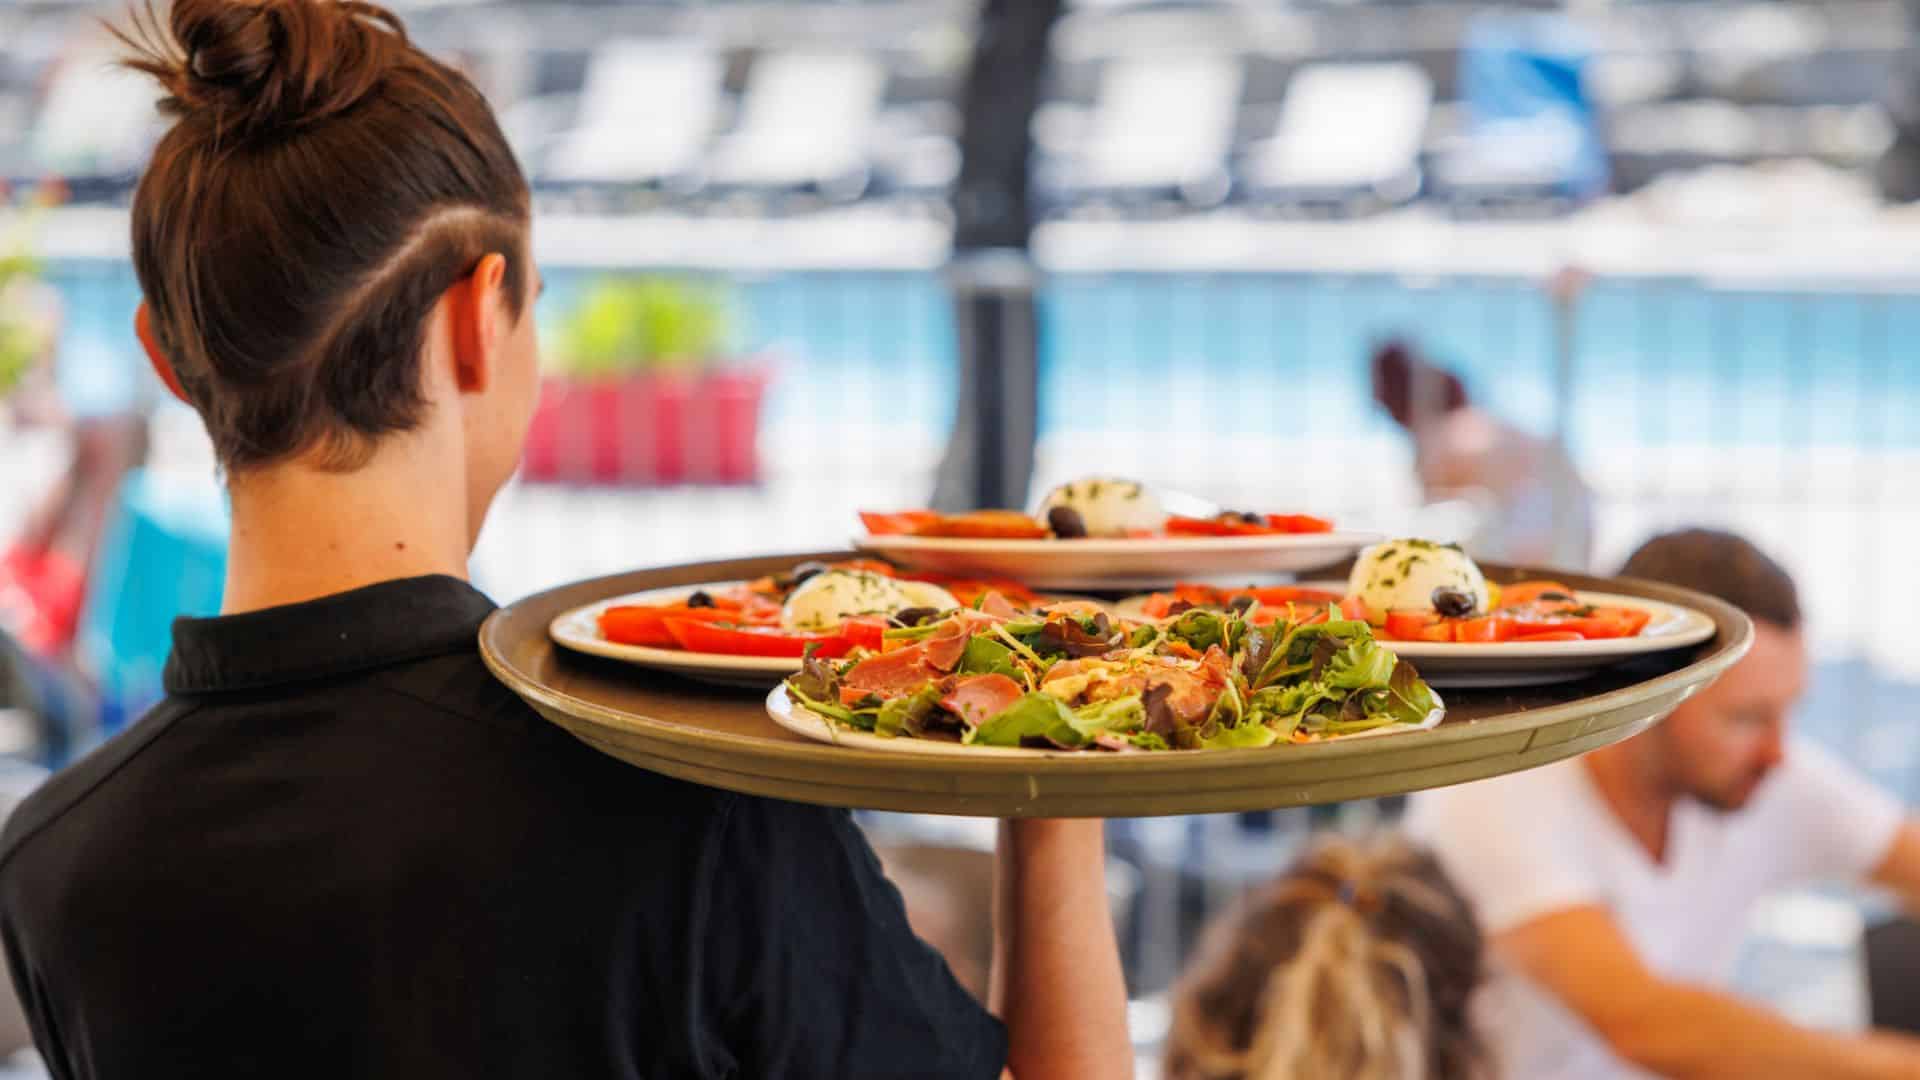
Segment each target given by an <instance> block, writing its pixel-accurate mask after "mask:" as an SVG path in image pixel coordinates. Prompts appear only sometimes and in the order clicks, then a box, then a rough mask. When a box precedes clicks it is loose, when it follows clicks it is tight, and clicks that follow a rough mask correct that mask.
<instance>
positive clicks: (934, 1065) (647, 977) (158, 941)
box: [0, 577, 1006, 1080]
mask: <svg viewBox="0 0 1920 1080" xmlns="http://www.w3.org/2000/svg"><path fill="white" fill-rule="evenodd" d="M491 610H492V605H491V604H490V603H489V602H488V601H487V599H486V598H485V597H484V596H482V595H481V594H480V593H478V592H476V591H475V590H474V589H472V588H471V587H470V586H468V585H467V584H466V583H464V582H462V581H459V580H456V579H454V578H448V577H429V578H415V579H410V580H405V581H393V582H388V583H385V584H381V585H375V586H372V587H370V588H365V589H360V590H357V591H354V592H349V593H343V594H340V595H337V596H330V597H326V598H324V599H320V600H315V601H312V602H310V603H304V604H297V605H292V606H288V607H282V608H275V609H272V610H268V611H260V612H254V613H250V614H243V615H234V616H226V617H221V618H214V619H182V620H180V621H179V622H177V623H176V624H175V626H174V651H173V656H172V658H171V660H170V661H169V663H168V666H167V672H166V682H167V690H168V695H169V696H168V698H167V700H166V701H165V703H163V704H162V705H160V706H159V707H158V708H157V709H155V710H154V711H153V712H152V713H151V714H149V715H148V716H147V717H146V718H144V719H143V720H141V721H140V722H139V723H138V724H136V725H134V726H133V727H132V728H130V729H129V730H127V731H126V732H125V733H123V734H121V735H120V736H119V737H117V738H115V739H113V740H112V741H111V742H109V743H108V744H106V745H105V746H103V747H101V748H100V750H99V751H97V752H96V753H94V754H92V755H90V756H89V757H87V758H86V759H84V760H82V761H80V762H78V763H77V764H75V765H73V766H72V767H70V768H68V769H67V770H65V771H64V772H62V773H60V774H58V775H57V776H55V777H54V778H53V779H52V780H50V781H49V782H48V783H47V784H46V785H45V786H44V787H43V788H42V789H41V790H40V791H39V792H37V793H36V794H35V795H34V796H33V797H32V798H30V799H28V800H27V802H26V803H24V804H23V805H22V806H21V807H20V809H19V810H18V811H17V812H16V813H15V814H14V815H13V817H12V819H11V820H10V821H8V823H7V826H6V832H5V836H4V839H0V935H3V936H4V940H5V945H6V950H7V958H8V960H9V961H10V963H11V965H12V971H13V976H14V981H15V984H16V986H17V987H18V989H19V991H20V994H21V998H22V1000H23V1001H24V1002H25V1004H26V1007H27V1011H28V1014H29V1016H30V1018H31V1020H32V1023H33V1028H34V1033H35V1037H36V1041H37V1042H38V1043H39V1046H40V1049H41V1051H42V1052H43V1054H44V1055H45V1056H46V1059H47V1062H48V1065H49V1066H50V1068H51V1069H52V1071H53V1074H54V1075H55V1076H56V1077H62V1078H65V1077H104V1078H111V1080H125V1078H128V1077H136V1078H141V1080H146V1078H152V1077H188V1076H192V1077H307V1076H311V1077H325V1078H327V1080H347V1078H350V1077H404V1078H407V1080H423V1078H435V1077H447V1078H453V1077H460V1078H463V1080H467V1078H474V1077H556V1078H558V1077H565V1078H580V1077H680V1076H699V1077H706V1076H716V1077H718V1076H737V1077H814V1076H818V1077H864V1076H897V1077H909V1076H911V1077H947V1076H952V1077H992V1076H996V1075H997V1074H998V1073H999V1070H1000V1068H1001V1066H1002V1064H1003V1062H1004V1060H1005V1056H1006V1036H1005V1033H1004V1031H1003V1030H1002V1028H1001V1026H1000V1024H999V1022H998V1021H996V1020H995V1019H994V1018H993V1017H992V1016H990V1015H989V1014H987V1013H986V1012H985V1010H983V1009H982V1008H981V1007H980V1005H979V1004H978V1003H977V1002H975V1001H974V1000H973V998H971V997H970V996H969V995H968V994H967V993H966V991H964V990H963V989H961V987H960V986H959V984H958V983H956V982H955V981H954V979H953V977H952V976H951V974H950V973H949V972H948V970H947V968H946V965H945V964H944V963H943V962H942V961H941V960H940V958H939V957H938V956H937V955H936V954H935V953H934V952H933V951H932V950H931V949H930V948H928V947H927V946H926V945H925V944H924V943H922V942H921V941H919V940H918V939H917V938H915V937H914V936H913V934H912V933H911V932H910V931H909V930H908V928H907V923H906V916H905V912H904V910H903V908H902V905H901V901H900V895H899V893H898V892H897V891H896V890H895V889H894V888H893V886H892V885H891V884H889V883H888V882H887V880H886V879H885V878H884V877H883V876H882V875H881V872H880V867H879V864H878V862H877V861H876V860H875V858H874V855H873V852H872V850H871V849H870V848H869V847H868V845H867V843H866V841H865V839H864V838H863V837H862V836H861V834H860V833H859V832H858V831H857V830H856V829H855V827H854V826H853V824H852V822H851V821H850V820H849V818H848V815H847V814H846V812H845V811H839V810H827V809H822V808H818V807H809V806H800V805H795V804H791V803H781V802H773V801H769V800H765V799H757V798H751V797H747V796H742V795H735V794H729V793H727V792H722V791H715V790H711V789H707V788H701V787H696V786H693V785H690V784H685V783H682V782H680V781H677V780H672V779H669V778H667V777H664V776H659V775H656V774H654V773H650V772H646V771H645V770H642V769H638V768H634V767H633V766H631V765H627V764H624V763H622V762H619V761H616V760H614V759H612V758H609V757H605V756H603V755H601V754H599V753H597V752H595V751H593V750H591V749H589V748H587V747H586V746H584V745H582V744H581V743H579V742H576V741H575V740H574V739H573V738H572V737H570V736H568V735H567V734H565V733H564V732H562V731H561V730H560V729H558V728H556V727H554V726H552V725H550V724H548V723H546V722H545V721H543V720H541V719H540V718H539V717H538V716H537V715H535V714H534V713H533V712H532V711H531V710H529V709H528V708H527V707H526V706H525V705H523V704H522V703H521V702H520V701H519V700H518V699H517V698H515V697H514V696H513V695H512V694H511V693H509V692H508V691H507V690H506V689H504V688H503V687H502V686H500V684H498V683H497V682H495V681H494V680H493V678H492V677H491V676H490V675H488V673H487V671H486V669H485V668H484V667H483V666H482V665H481V662H480V658H479V653H478V650H477V647H476V645H475V635H476V633H477V631H478V630H479V627H480V622H481V620H483V619H484V618H486V616H487V613H488V612H489V611H491Z"/></svg>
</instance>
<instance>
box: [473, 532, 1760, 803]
mask: <svg viewBox="0 0 1920 1080" xmlns="http://www.w3.org/2000/svg"><path fill="white" fill-rule="evenodd" d="M844 557H846V553H845V552H820V553H813V554H799V555H777V556H767V557H762V558H753V559H731V560H724V561H717V562H705V563H693V564H688V565H683V566H674V567H667V568H663V569H657V570H641V571H636V572H633V573H628V574H618V575H614V576H611V577H604V578H597V579H594V580H590V581H583V582H579V583H576V584H573V585H567V586H563V587H561V588H558V589H553V590H550V591H547V592H543V593H539V594H537V595H534V596H530V597H528V598H527V599H525V600H522V601H520V602H518V603H516V604H513V605H511V606H509V607H506V608H502V609H501V610H499V611H497V612H495V613H494V614H493V616H492V617H491V618H489V619H488V620H487V622H486V625H484V626H483V627H482V628H481V630H480V652H481V656H482V657H483V658H484V659H485V661H486V664H487V666H488V668H490V669H491V670H492V671H493V673H494V675H495V676H497V677H498V678H499V679H500V680H501V681H502V682H503V683H505V684H506V685H507V686H508V687H510V688H511V689H512V690H513V691H514V692H515V693H517V694H519V695H520V696H521V697H522V698H525V699H526V701H527V702H528V703H529V704H531V705H532V706H533V707H534V709H536V710H538V711H539V713H540V714H541V715H542V716H544V717H546V718H547V719H548V720H551V721H552V722H553V723H555V724H558V725H560V726H561V727H563V728H565V729H566V730H567V731H569V732H571V733H572V734H573V735H574V736H575V737H576V738H579V739H580V740H581V741H583V742H585V743H587V744H588V745H589V746H592V747H594V748H595V749H597V750H600V751H602V752H604V753H607V754H610V755H612V756H614V757H617V758H620V759H622V760H624V761H628V762H631V763H633V764H635V765H638V766H641V767H642V768H646V769H650V770H652V771H654V772H659V773H665V774H667V775H670V776H677V777H680V778H682V779H685V780H690V781H693V782H696V783H700V784H707V785H710V786H712V787H718V788H726V789H729V790H733V791H743V792H748V793H750V794H755V795H765V796H770V797H774V798H781V799H792V800H795V801H798V802H809V803H820V804H824V805H829V806H850V807H858V808H863V809H870V810H898V811H907V812H912V813H930V814H963V815H972V816H983V817H1139V816H1149V815H1160V814H1202V813H1221V812H1231V811H1242V810H1262V809H1272V808H1276V807H1283V806H1303V805H1307V804H1311V803H1326V802H1339V801H1342V800H1346V799H1358V798H1370V797H1376V796H1381V795H1394V794H1400V793H1403V792H1408V791H1416V790H1420V789H1423V788H1434V787H1444V786H1446V785H1448V784H1457V783H1461V782H1463V781H1467V780H1477V779H1480V778H1482V777H1487V776H1497V775H1499V774H1501V773H1509V772H1515V771H1518V770H1520V769H1529V768H1533V767H1535V766H1538V765H1545V764H1548V763H1549V762H1553V761H1558V760H1561V759H1562V758H1567V757H1571V756H1573V755H1575V754H1581V753H1585V752H1586V751H1588V750H1593V749H1595V748H1597V747H1601V746H1605V745H1607V744H1608V743H1612V742H1617V741H1619V740H1621V739H1624V738H1627V737H1628V736H1630V735H1634V734H1637V733H1639V732H1641V731H1643V730H1645V729H1646V728H1647V727H1649V726H1651V725H1652V724H1653V723H1655V722H1656V721H1658V720H1659V719H1661V718H1662V717H1664V716H1666V715H1667V714H1668V713H1669V712H1671V711H1672V710H1673V708H1674V706H1676V705H1678V704H1679V703H1680V702H1681V701H1683V700H1685V699H1686V698H1687V697H1688V696H1689V695H1691V694H1693V693H1694V692H1695V691H1697V690H1699V689H1700V688H1701V687H1702V686H1705V685H1706V684H1707V683H1709V682H1711V681H1712V680H1713V679H1714V678H1715V677H1716V676H1718V675H1719V674H1720V673H1721V672H1722V671H1725V670H1726V669H1727V667H1728V666H1730V665H1731V664H1733V662H1734V661H1736V660H1738V659H1739V658H1740V657H1741V656H1742V655H1743V654H1745V652H1746V651H1747V648H1748V646H1749V645H1750V644H1751V643H1752V639H1753V627H1752V624H1751V623H1750V622H1749V621H1748V620H1747V617H1746V616H1745V615H1743V614H1741V613H1740V612H1739V611H1738V610H1737V609H1735V608H1733V607H1732V606H1731V605H1728V604H1725V603H1722V602H1721V601H1718V600H1715V599H1713V598H1712V597H1708V596H1703V595H1701V594H1699V593H1695V592H1690V591H1688V590H1685V589H1676V588H1673V587H1670V586H1666V585H1657V584H1651V583H1647V582H1639V581H1631V580H1623V579H1601V578H1586V577H1581V576H1578V575H1566V574H1561V575H1557V577H1558V578H1559V580H1562V581H1564V582H1566V583H1567V584H1569V585H1572V586H1573V587H1575V588H1577V589H1593V590H1596V591H1605V592H1611V593H1619V594H1623V595H1628V596H1644V597H1647V598H1650V599H1654V600H1660V601H1665V602H1668V603H1676V604H1681V605H1685V606H1687V607H1691V608H1694V609H1696V610H1698V611H1702V612H1705V613H1706V614H1707V615H1708V616H1710V617H1711V618H1712V619H1713V620H1714V623H1715V626H1716V631H1715V634H1714V636H1713V638H1711V639H1710V640H1708V641H1706V642H1704V643H1702V644H1700V645H1698V646H1694V647H1691V648H1687V649H1681V650H1676V651H1674V652H1671V653H1665V654H1661V655H1658V656H1653V657H1648V658H1645V659H1642V660H1637V661H1633V662H1631V663H1628V664H1623V665H1621V666H1618V667H1614V668H1609V669H1607V670H1605V671H1602V672H1600V673H1598V674H1596V675H1594V676H1593V677H1591V678H1587V679H1582V680H1580V681H1578V682H1568V683H1559V684H1556V685H1552V686H1542V687H1527V688H1509V689H1495V690H1466V689H1458V690H1449V691H1447V693H1446V701H1447V717H1446V721H1445V722H1444V723H1442V724H1441V725H1440V726H1439V727H1437V728H1435V729H1434V730H1432V731H1416V732H1408V733H1405V734H1400V735H1396V736H1394V737H1391V738H1379V739H1358V740H1352V741H1336V742H1330V743H1325V744H1320V745H1304V746H1276V747H1267V748H1263V749H1250V750H1211V751H1190V752H1178V753H1157V754H1155V753H1140V754H1086V753H1082V754H1072V753H1056V754H1044V755H1036V756H1027V755H1009V756H1002V755H981V756H980V757H979V758H978V759H968V758H962V757H945V756H924V757H923V756H920V755H906V754H888V753H881V752H877V751H870V750H860V749H855V748H852V747H847V746H830V745H826V744H824V743H819V742H814V741H812V740H809V739H806V738H804V737H802V736H800V735H797V734H794V733H792V732H789V731H786V730H784V729H782V728H781V727H779V726H778V725H776V724H775V723H774V722H773V721H772V719H770V718H769V717H768V716H767V712H766V707H765V692H764V691H761V692H759V693H756V692H754V691H752V690H730V689H724V688H718V687H712V686H705V685H701V684H699V683H694V682H690V681H687V680H685V679H680V678H676V677H674V676H672V675H667V674H664V673H659V672H652V671H646V670H643V669H639V668H635V667H633V666H631V665H627V664H623V663H620V662H618V661H613V660H605V659H599V658H595V657H589V656H583V655H579V654H575V653H570V652H568V651H567V650H564V649H562V648H560V647H558V646H556V645H555V644H554V643H553V641H552V640H551V638H549V636H548V632H547V631H548V625H549V624H550V623H551V622H552V621H553V618H554V616H556V615H558V614H560V613H561V612H563V611H566V610H568V609H570V608H575V607H579V606H581V605H583V604H588V603H592V602H593V601H594V600H596V599H598V598H602V597H607V596H615V595H620V594H624V593H633V592H639V591H642V590H646V589H656V588H665V587H667V586H672V585H682V584H688V583H697V582H702V581H719V580H726V579H731V578H751V577H756V576H759V575H761V574H766V573H773V572H777V571H779V570H782V569H785V568H787V567H791V566H792V565H793V564H794V563H796V562H799V561H801V560H804V559H809V558H820V559H827V558H844ZM1489 572H1490V573H1492V574H1495V575H1498V576H1501V577H1505V576H1506V575H1500V574H1499V572H1498V571H1497V569H1493V568H1489Z"/></svg>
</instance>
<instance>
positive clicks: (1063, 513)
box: [1047, 506, 1087, 540]
mask: <svg viewBox="0 0 1920 1080" xmlns="http://www.w3.org/2000/svg"><path fill="white" fill-rule="evenodd" d="M1047 525H1048V526H1050V527H1051V528H1052V529H1053V535H1055V536H1058V537H1060V538H1061V539H1063V540H1074V539H1078V538H1079V537H1082V536H1085V535H1087V519H1086V518H1083V517H1081V516H1080V511H1078V510H1075V509H1074V508H1073V507H1071V506H1056V507H1054V508H1053V509H1051V510H1049V511H1047Z"/></svg>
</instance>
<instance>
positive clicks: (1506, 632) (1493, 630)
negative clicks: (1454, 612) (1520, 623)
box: [1453, 615, 1514, 645]
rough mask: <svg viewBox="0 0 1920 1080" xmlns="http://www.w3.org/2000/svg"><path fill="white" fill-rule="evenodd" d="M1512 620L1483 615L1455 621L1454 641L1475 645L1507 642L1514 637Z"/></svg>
mask: <svg viewBox="0 0 1920 1080" xmlns="http://www.w3.org/2000/svg"><path fill="white" fill-rule="evenodd" d="M1513 634H1514V625H1513V620H1512V619H1503V618H1501V617H1499V616H1497V615H1483V616H1481V617H1480V618H1477V619H1456V620H1453V640H1455V641H1459V642H1466V643H1471V644H1475V645H1481V644H1486V643H1488V642H1493V641H1507V640H1509V639H1511V638H1512V637H1513Z"/></svg>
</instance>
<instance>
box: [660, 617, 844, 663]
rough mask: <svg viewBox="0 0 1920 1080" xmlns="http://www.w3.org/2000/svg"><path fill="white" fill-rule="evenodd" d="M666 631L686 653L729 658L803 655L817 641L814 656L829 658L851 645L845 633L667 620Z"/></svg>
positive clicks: (836, 655) (839, 654)
mask: <svg viewBox="0 0 1920 1080" xmlns="http://www.w3.org/2000/svg"><path fill="white" fill-rule="evenodd" d="M666 622H667V632H668V633H670V634H672V635H673V637H674V640H675V641H678V642H679V643H680V647H681V648H683V649H685V650H687V651H688V652H702V653H722V654H725V655H728V656H791V657H796V658H798V657H800V656H803V655H805V654H806V651H807V646H808V645H810V644H813V643H815V642H818V643H819V645H820V648H819V649H818V650H817V651H816V652H815V653H814V655H815V656H821V657H826V658H828V659H831V658H834V657H839V656H845V655H846V654H847V650H848V649H850V648H852V647H853V643H852V642H851V641H849V640H847V637H846V635H845V634H837V633H836V634H803V633H797V632H795V631H791V630H781V629H778V628H774V627H754V626H720V625H716V624H714V623H705V622H700V621H697V620H694V619H676V618H669V619H667V620H666Z"/></svg>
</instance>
